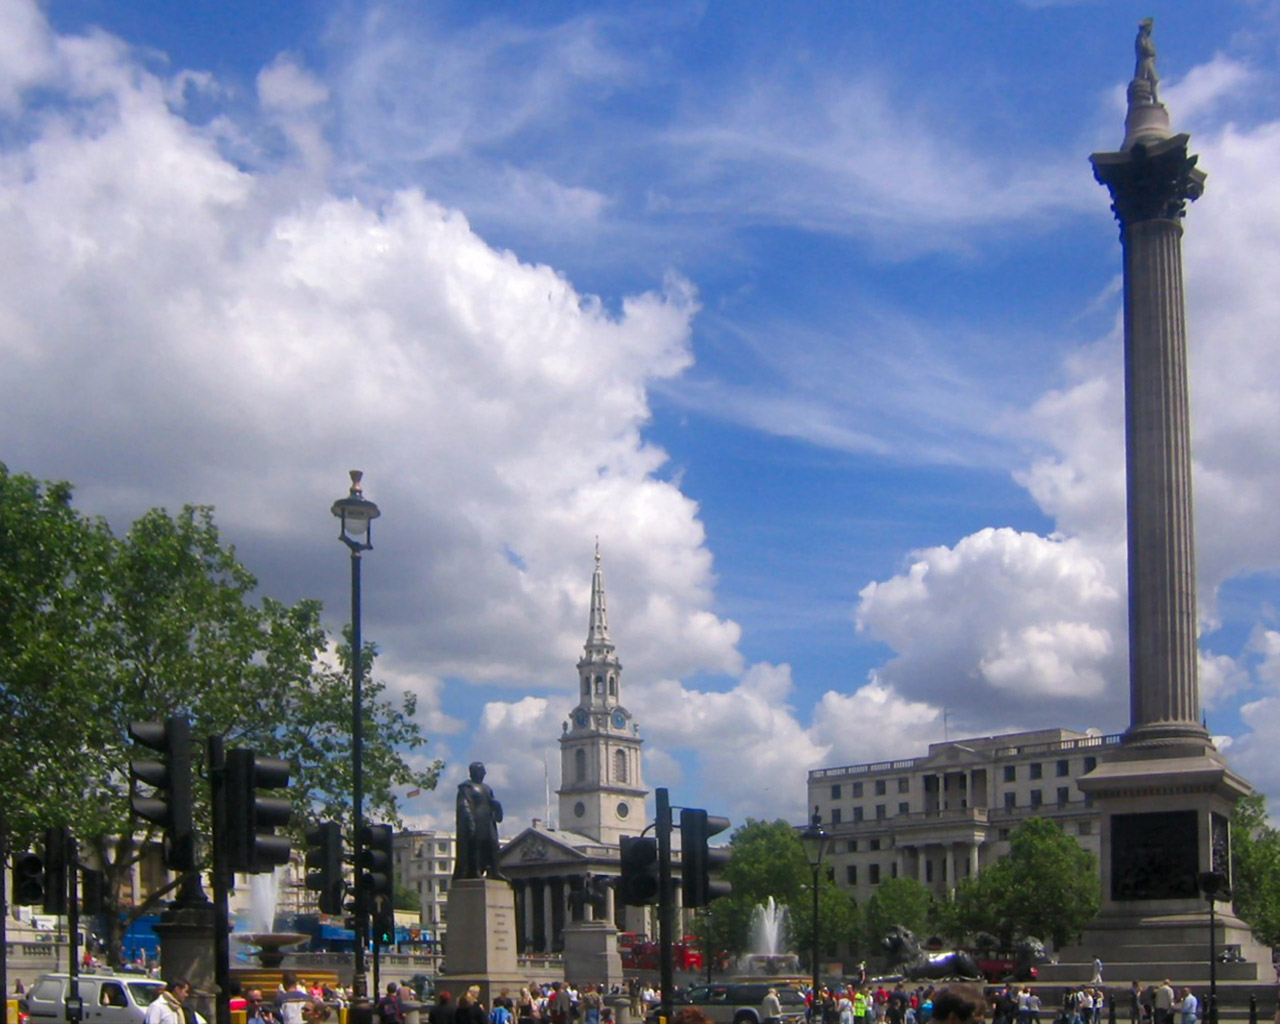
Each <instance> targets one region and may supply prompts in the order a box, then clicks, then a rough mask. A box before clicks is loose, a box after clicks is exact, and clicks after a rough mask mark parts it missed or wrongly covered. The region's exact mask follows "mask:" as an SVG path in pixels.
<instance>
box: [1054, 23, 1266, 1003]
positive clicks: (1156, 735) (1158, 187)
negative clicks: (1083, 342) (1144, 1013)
mask: <svg viewBox="0 0 1280 1024" xmlns="http://www.w3.org/2000/svg"><path fill="white" fill-rule="evenodd" d="M1151 25H1152V22H1151V19H1147V20H1145V21H1143V22H1142V23H1141V25H1140V27H1139V31H1138V37H1137V41H1136V47H1135V48H1136V51H1137V68H1136V70H1135V72H1134V78H1133V81H1132V82H1130V83H1129V92H1128V100H1129V105H1128V115H1127V117H1126V118H1125V136H1124V142H1123V144H1122V145H1121V147H1120V151H1119V152H1118V153H1095V154H1094V155H1093V156H1092V157H1091V161H1092V164H1093V172H1094V176H1095V177H1096V178H1097V179H1098V181H1099V182H1100V183H1101V184H1103V185H1105V186H1106V187H1107V189H1108V190H1109V191H1110V193H1111V200H1112V205H1111V208H1112V210H1113V211H1114V213H1115V216H1116V220H1117V221H1118V222H1119V225H1120V242H1121V246H1122V248H1123V255H1124V366H1125V389H1124V393H1125V460H1126V474H1127V485H1126V486H1127V502H1128V549H1129V676H1130V677H1129V718H1130V721H1129V729H1128V731H1127V732H1126V733H1125V735H1124V738H1123V741H1122V743H1121V746H1120V748H1119V750H1118V751H1117V752H1116V753H1115V754H1114V755H1113V756H1112V757H1111V758H1109V759H1108V760H1107V761H1106V762H1104V763H1103V764H1101V765H1099V766H1098V768H1096V769H1095V770H1094V771H1093V772H1091V773H1090V774H1089V775H1087V776H1085V777H1084V778H1082V779H1081V780H1080V788H1081V789H1082V790H1084V791H1085V792H1086V793H1087V794H1088V795H1089V796H1091V797H1092V798H1093V800H1094V801H1095V804H1096V806H1097V808H1098V811H1099V818H1100V820H1101V823H1102V836H1101V840H1102V842H1101V850H1102V863H1101V869H1102V905H1101V910H1100V913H1099V915H1098V917H1097V918H1096V919H1095V920H1094V921H1093V922H1092V924H1091V925H1090V926H1089V927H1088V929H1086V931H1085V934H1084V935H1083V936H1082V938H1081V944H1080V946H1079V947H1077V948H1076V949H1075V950H1072V951H1071V952H1067V951H1064V955H1063V960H1064V961H1065V960H1068V959H1072V960H1074V959H1076V956H1077V955H1078V956H1079V957H1080V958H1081V959H1087V960H1091V959H1092V958H1093V957H1095V956H1097V957H1100V958H1101V959H1102V960H1103V961H1104V962H1105V963H1106V965H1107V980H1108V981H1109V982H1117V981H1129V980H1132V979H1134V978H1138V979H1141V980H1144V981H1149V980H1151V979H1152V978H1157V979H1158V978H1159V977H1160V976H1167V977H1172V978H1178V979H1181V980H1183V981H1185V982H1187V983H1191V984H1196V983H1203V982H1205V981H1207V980H1208V979H1209V958H1208V949H1207V947H1208V936H1209V928H1210V918H1209V903H1208V901H1207V900H1206V898H1205V896H1204V894H1203V892H1202V884H1206V882H1207V880H1206V879H1205V877H1204V876H1205V875H1206V873H1209V872H1220V873H1221V874H1222V875H1225V876H1226V877H1225V878H1222V879H1220V882H1221V883H1224V884H1229V878H1230V870H1231V866H1230V835H1229V830H1228V827H1227V822H1228V818H1229V815H1230V813H1231V808H1232V805H1233V804H1234V803H1235V802H1236V801H1237V800H1238V799H1239V798H1240V797H1241V796H1242V795H1244V794H1245V793H1248V792H1249V788H1250V787H1249V786H1248V784H1247V783H1246V782H1245V781H1244V780H1243V779H1241V778H1240V777H1239V776H1237V775H1235V774H1234V773H1233V772H1232V771H1231V770H1230V769H1229V768H1227V766H1226V763H1225V762H1224V760H1223V758H1222V756H1221V755H1220V754H1219V753H1218V751H1217V749H1216V748H1215V747H1214V745H1213V741H1212V740H1211V739H1210V737H1209V733H1208V730H1207V729H1206V728H1205V726H1204V725H1203V724H1202V723H1201V720H1200V692H1199V682H1198V679H1197V653H1198V648H1197V637H1196V580H1195V549H1194V544H1193V539H1192V538H1193V530H1192V505H1191V431H1190V425H1189V422H1188V401H1187V345H1186V322H1185V313H1184V308H1183V292H1182V219H1183V215H1184V214H1185V212H1186V204H1187V203H1188V202H1190V201H1193V200H1195V199H1197V198H1199V196H1200V194H1201V193H1202V191H1203V189H1204V181H1205V175H1204V172H1203V171H1201V170H1200V169H1199V168H1198V167H1197V166H1196V157H1195V156H1192V155H1190V154H1189V152H1188V142H1189V141H1190V140H1189V137H1188V136H1187V135H1185V134H1174V133H1173V131H1172V130H1171V129H1170V127H1169V112H1168V111H1167V110H1166V109H1165V107H1164V105H1163V104H1162V103H1160V101H1159V97H1158V95H1157V86H1158V77H1157V75H1156V69H1155V48H1154V45H1153V43H1152V40H1151ZM1216 909H1217V911H1218V912H1217V914H1216V926H1215V929H1214V930H1215V939H1216V944H1217V947H1218V949H1219V950H1222V949H1223V948H1224V946H1226V945H1228V944H1230V945H1234V946H1238V947H1239V950H1240V952H1241V954H1242V955H1243V957H1244V958H1245V960H1246V961H1251V962H1243V963H1223V964H1218V965H1217V976H1218V977H1219V978H1221V979H1222V980H1224V981H1229V980H1241V981H1243V980H1246V979H1247V980H1254V979H1257V980H1262V979H1259V978H1258V975H1257V965H1258V962H1259V959H1263V962H1265V963H1267V964H1268V966H1269V962H1270V956H1269V955H1268V952H1267V951H1266V950H1264V949H1263V948H1262V947H1261V946H1260V945H1259V944H1258V943H1256V942H1255V941H1254V940H1253V938H1252V936H1251V935H1250V932H1249V929H1248V927H1247V926H1246V925H1244V924H1243V923H1242V922H1241V921H1240V920H1239V919H1238V918H1236V917H1235V916H1234V914H1233V913H1232V911H1231V906H1230V903H1229V902H1224V903H1219V904H1217V905H1216ZM1072 954H1075V955H1072ZM1063 966H1065V964H1064V965H1063ZM1053 973H1056V972H1053ZM1042 979H1045V975H1043V974H1042ZM1045 980H1047V979H1045ZM1266 980H1270V978H1269V977H1268V978H1267V979H1266Z"/></svg>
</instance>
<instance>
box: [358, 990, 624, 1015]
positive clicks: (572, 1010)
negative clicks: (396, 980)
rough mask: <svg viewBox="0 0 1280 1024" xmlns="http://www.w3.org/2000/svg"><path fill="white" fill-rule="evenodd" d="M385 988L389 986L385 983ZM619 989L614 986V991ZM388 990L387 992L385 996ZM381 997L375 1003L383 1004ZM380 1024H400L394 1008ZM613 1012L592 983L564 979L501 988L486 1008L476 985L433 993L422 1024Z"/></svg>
mask: <svg viewBox="0 0 1280 1024" xmlns="http://www.w3.org/2000/svg"><path fill="white" fill-rule="evenodd" d="M388 988H389V989H391V988H393V986H388ZM619 991H620V989H618V988H617V987H615V990H614V994H618V992H619ZM391 995H392V993H391V992H390V991H389V992H388V997H390V996H391ZM387 1001H388V1000H387V999H384V1000H382V1001H380V1002H379V1008H380V1010H381V1007H382V1006H383V1003H384V1002H387ZM379 1017H380V1021H381V1024H404V1018H403V1017H399V1018H397V1017H395V1016H394V1009H392V1008H390V1007H388V1012H387V1013H382V1012H380V1013H379ZM612 1021H613V1011H612V1010H611V1009H610V1008H609V1007H608V1006H606V1005H605V1001H604V992H603V991H602V989H601V987H599V986H596V985H583V986H582V987H581V988H577V987H575V986H573V985H570V984H568V983H567V982H560V981H554V982H552V983H551V984H549V985H539V984H538V983H536V982H531V983H530V984H528V985H524V986H522V987H521V988H520V989H519V990H517V991H516V992H514V993H513V992H512V991H511V990H510V989H507V988H504V989H502V990H501V991H500V992H499V993H498V994H497V995H496V996H494V998H493V1005H492V1006H490V1007H486V1006H485V1005H484V1003H483V1002H482V1001H481V998H480V987H479V986H478V985H472V986H471V987H470V988H468V989H467V990H466V991H465V992H463V993H462V994H461V995H459V996H458V997H457V999H455V998H454V997H453V994H452V993H451V992H449V990H448V989H440V990H439V991H438V992H437V993H436V998H435V1003H434V1004H433V1005H432V1006H431V1007H430V1009H429V1010H428V1011H427V1014H426V1024H572V1022H578V1024H612Z"/></svg>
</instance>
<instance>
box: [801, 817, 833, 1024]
mask: <svg viewBox="0 0 1280 1024" xmlns="http://www.w3.org/2000/svg"><path fill="white" fill-rule="evenodd" d="M828 838H829V837H828V836H827V833H826V832H824V831H823V830H822V815H820V814H814V816H813V817H812V818H811V819H810V821H809V824H808V826H806V827H805V828H803V829H801V831H800V842H801V844H802V845H803V846H804V855H805V857H807V858H808V860H809V867H810V868H811V869H812V870H813V946H812V950H811V952H810V955H811V957H812V959H813V963H812V967H813V1001H812V1003H811V1004H810V1008H809V1019H810V1020H815V1019H817V1016H818V1013H819V1009H818V872H819V871H821V870H822V857H823V855H824V854H825V853H826V852H827V840H828Z"/></svg>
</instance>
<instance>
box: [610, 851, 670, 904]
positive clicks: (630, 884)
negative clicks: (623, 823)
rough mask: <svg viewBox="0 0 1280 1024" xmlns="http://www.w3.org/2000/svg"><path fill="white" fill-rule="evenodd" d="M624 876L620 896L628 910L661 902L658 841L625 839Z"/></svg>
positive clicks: (619, 882) (622, 855)
mask: <svg viewBox="0 0 1280 1024" xmlns="http://www.w3.org/2000/svg"><path fill="white" fill-rule="evenodd" d="M620 854H621V856H620V860H621V866H622V876H621V878H620V879H619V881H618V896H619V898H620V899H621V900H622V902H623V903H624V904H626V905H627V906H628V907H644V906H648V905H649V904H651V903H656V902H657V901H658V890H659V888H660V887H661V886H660V884H659V875H658V840H657V839H655V838H653V837H652V836H623V837H622V847H621V851H620Z"/></svg>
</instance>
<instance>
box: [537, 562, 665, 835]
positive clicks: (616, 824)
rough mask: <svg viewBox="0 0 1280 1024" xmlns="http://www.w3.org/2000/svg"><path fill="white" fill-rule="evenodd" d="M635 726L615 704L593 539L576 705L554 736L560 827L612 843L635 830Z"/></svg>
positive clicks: (638, 783) (640, 790) (638, 800)
mask: <svg viewBox="0 0 1280 1024" xmlns="http://www.w3.org/2000/svg"><path fill="white" fill-rule="evenodd" d="M643 742H644V741H643V740H641V739H640V735H639V727H638V726H637V725H636V724H635V722H634V721H633V720H632V718H631V712H630V711H628V710H627V709H626V708H625V707H624V706H623V704H622V663H621V662H619V661H618V656H617V654H615V653H614V649H613V641H612V640H610V639H609V616H608V613H607V612H606V610H605V602H604V573H603V572H602V571H601V569H600V545H599V543H598V542H597V544H596V568H595V572H594V574H593V575H592V577H591V620H590V622H589V624H588V626H587V642H586V644H585V646H584V648H583V654H582V657H581V658H580V659H579V660H578V706H577V707H575V708H574V709H573V711H572V712H570V714H569V720H568V721H567V722H565V724H564V732H563V734H562V735H561V737H560V789H559V790H557V791H556V792H557V795H558V796H559V797H560V827H561V828H562V829H564V830H566V831H569V832H577V833H579V834H581V835H584V836H587V837H589V838H591V839H595V840H596V841H598V842H604V843H609V844H611V845H614V844H617V843H618V841H619V839H621V837H622V836H624V835H639V834H640V830H641V829H643V828H644V826H645V823H646V820H647V817H648V815H647V814H646V811H645V797H646V796H648V793H649V791H648V790H647V789H646V788H645V785H644V778H643V776H642V774H641V762H640V745H641V744H642V743H643Z"/></svg>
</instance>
